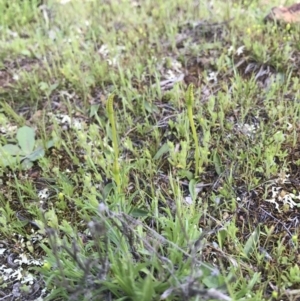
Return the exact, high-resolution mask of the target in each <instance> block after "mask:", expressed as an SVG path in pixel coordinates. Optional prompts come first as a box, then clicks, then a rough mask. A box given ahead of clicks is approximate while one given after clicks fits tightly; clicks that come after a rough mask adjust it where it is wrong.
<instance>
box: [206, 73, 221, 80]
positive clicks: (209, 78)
mask: <svg viewBox="0 0 300 301" xmlns="http://www.w3.org/2000/svg"><path fill="white" fill-rule="evenodd" d="M206 79H207V81H209V82H210V81H214V82H217V81H218V79H217V74H216V73H215V72H210V73H209V74H208V76H207V77H206Z"/></svg>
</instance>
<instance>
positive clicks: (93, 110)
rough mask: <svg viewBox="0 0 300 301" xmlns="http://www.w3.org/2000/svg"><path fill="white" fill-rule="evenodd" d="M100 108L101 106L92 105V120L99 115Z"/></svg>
mask: <svg viewBox="0 0 300 301" xmlns="http://www.w3.org/2000/svg"><path fill="white" fill-rule="evenodd" d="M99 107H100V104H94V105H91V108H90V118H91V117H94V116H95V115H96V114H97V112H98V109H99Z"/></svg>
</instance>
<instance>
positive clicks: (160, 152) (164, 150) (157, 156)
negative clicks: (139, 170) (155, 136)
mask: <svg viewBox="0 0 300 301" xmlns="http://www.w3.org/2000/svg"><path fill="white" fill-rule="evenodd" d="M168 151H169V145H168V143H164V144H163V145H162V146H161V147H160V149H159V150H158V151H157V153H156V154H155V156H154V158H153V159H154V160H158V159H160V158H161V157H162V156H163V155H164V154H166V153H167V152H168Z"/></svg>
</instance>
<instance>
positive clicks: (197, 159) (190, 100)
mask: <svg viewBox="0 0 300 301" xmlns="http://www.w3.org/2000/svg"><path fill="white" fill-rule="evenodd" d="M193 105H194V86H193V84H190V85H189V87H188V90H187V95H186V106H187V113H188V118H189V122H190V127H191V130H192V135H193V139H194V142H195V166H196V168H195V175H196V176H198V175H199V162H200V149H199V141H198V136H197V132H196V127H195V123H194V118H193Z"/></svg>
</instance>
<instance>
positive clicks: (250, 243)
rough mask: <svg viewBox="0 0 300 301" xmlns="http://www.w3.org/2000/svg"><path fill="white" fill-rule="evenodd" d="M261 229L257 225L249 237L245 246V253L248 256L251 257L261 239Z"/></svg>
mask: <svg viewBox="0 0 300 301" xmlns="http://www.w3.org/2000/svg"><path fill="white" fill-rule="evenodd" d="M259 235H260V230H259V227H257V228H256V229H255V230H254V231H253V232H252V233H251V235H250V237H249V238H248V240H247V242H246V244H245V247H244V254H245V255H246V257H248V258H249V255H250V254H251V253H252V252H253V251H254V249H255V247H256V245H257V242H258V240H259Z"/></svg>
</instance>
